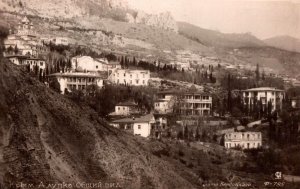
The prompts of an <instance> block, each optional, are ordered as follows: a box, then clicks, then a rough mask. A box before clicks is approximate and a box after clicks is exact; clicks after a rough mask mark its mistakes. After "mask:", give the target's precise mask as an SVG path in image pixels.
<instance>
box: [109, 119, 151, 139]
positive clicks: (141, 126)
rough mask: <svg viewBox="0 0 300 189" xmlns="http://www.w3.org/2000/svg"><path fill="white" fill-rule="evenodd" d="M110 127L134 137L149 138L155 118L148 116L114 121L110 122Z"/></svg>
mask: <svg viewBox="0 0 300 189" xmlns="http://www.w3.org/2000/svg"><path fill="white" fill-rule="evenodd" d="M111 125H112V126H114V127H116V128H119V129H123V130H126V131H128V132H130V133H132V134H134V135H139V136H142V137H149V136H150V135H151V130H152V127H153V126H154V125H155V118H154V116H153V115H152V114H148V115H144V116H140V117H132V118H124V119H119V120H115V121H112V122H111Z"/></svg>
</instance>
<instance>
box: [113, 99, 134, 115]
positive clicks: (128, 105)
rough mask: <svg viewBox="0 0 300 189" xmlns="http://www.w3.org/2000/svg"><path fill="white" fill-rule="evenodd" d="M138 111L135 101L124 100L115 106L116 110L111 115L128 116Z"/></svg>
mask: <svg viewBox="0 0 300 189" xmlns="http://www.w3.org/2000/svg"><path fill="white" fill-rule="evenodd" d="M135 113H138V105H137V104H136V103H133V102H122V103H118V104H117V105H116V106H115V112H113V113H112V114H110V115H116V116H128V115H132V114H135Z"/></svg>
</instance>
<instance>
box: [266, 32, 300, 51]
mask: <svg viewBox="0 0 300 189" xmlns="http://www.w3.org/2000/svg"><path fill="white" fill-rule="evenodd" d="M264 42H265V43H266V44H267V45H269V46H272V47H276V48H279V49H283V50H287V51H294V52H300V39H298V38H295V37H292V36H289V35H281V36H275V37H271V38H267V39H265V40H264Z"/></svg>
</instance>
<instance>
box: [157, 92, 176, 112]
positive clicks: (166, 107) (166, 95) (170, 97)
mask: <svg viewBox="0 0 300 189" xmlns="http://www.w3.org/2000/svg"><path fill="white" fill-rule="evenodd" d="M176 99H177V98H176V93H175V92H174V91H169V92H168V91H165V92H163V91H162V92H158V93H157V100H156V101H155V102H154V111H155V113H158V114H168V113H172V112H173V107H174V104H175V101H176Z"/></svg>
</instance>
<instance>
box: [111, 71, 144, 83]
mask: <svg viewBox="0 0 300 189" xmlns="http://www.w3.org/2000/svg"><path fill="white" fill-rule="evenodd" d="M149 79H150V71H148V70H125V69H116V70H115V71H114V72H112V74H110V76H109V80H110V81H111V82H112V83H114V84H117V85H130V86H147V85H148V84H149Z"/></svg>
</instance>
